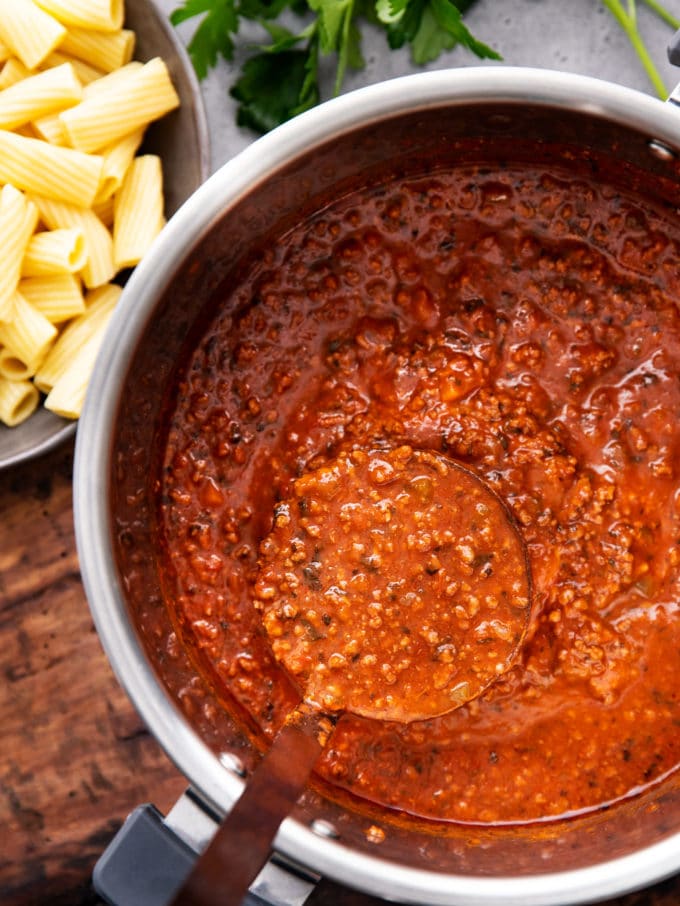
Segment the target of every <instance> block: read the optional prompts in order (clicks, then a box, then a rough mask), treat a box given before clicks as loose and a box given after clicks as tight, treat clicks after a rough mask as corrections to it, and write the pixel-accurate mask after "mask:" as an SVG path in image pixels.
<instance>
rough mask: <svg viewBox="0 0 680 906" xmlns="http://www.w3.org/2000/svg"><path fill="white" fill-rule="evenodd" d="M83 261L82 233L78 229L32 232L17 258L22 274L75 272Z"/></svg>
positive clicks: (84, 259) (85, 257)
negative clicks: (21, 258)
mask: <svg viewBox="0 0 680 906" xmlns="http://www.w3.org/2000/svg"><path fill="white" fill-rule="evenodd" d="M86 263H87V248H86V246H85V234H84V233H83V231H82V229H80V228H78V227H72V228H67V229H53V230H45V231H43V232H40V233H34V234H33V235H32V236H31V238H30V240H29V242H28V245H27V246H26V251H25V252H24V257H23V260H22V262H21V276H22V277H49V276H51V275H52V274H75V273H78V271H81V270H82V269H83V268H84V267H85V265H86Z"/></svg>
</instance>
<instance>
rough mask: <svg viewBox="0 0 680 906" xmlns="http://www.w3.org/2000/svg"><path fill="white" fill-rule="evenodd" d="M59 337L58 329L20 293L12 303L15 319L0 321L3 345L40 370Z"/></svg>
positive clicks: (0, 340) (0, 339) (1, 342)
mask: <svg viewBox="0 0 680 906" xmlns="http://www.w3.org/2000/svg"><path fill="white" fill-rule="evenodd" d="M56 336H57V328H56V327H55V326H54V324H52V323H50V321H48V320H47V318H46V317H45V315H43V314H41V313H40V312H39V311H38V310H37V309H36V308H34V307H33V306H32V305H31V304H30V303H29V302H27V301H26V299H24V297H23V296H22V295H21V293H20V292H18V291H16V292H15V293H14V297H13V300H12V320H11V321H2V322H0V345H2V346H4V347H5V348H6V349H9V351H10V352H11V353H12V354H13V355H15V356H16V357H17V358H18V359H21V361H22V362H25V363H26V365H27V366H28V367H29V368H37V367H38V366H39V365H40V363H41V362H42V361H43V359H44V358H45V356H46V355H47V351H48V350H49V348H50V346H51V345H52V343H53V341H54V339H55V338H56Z"/></svg>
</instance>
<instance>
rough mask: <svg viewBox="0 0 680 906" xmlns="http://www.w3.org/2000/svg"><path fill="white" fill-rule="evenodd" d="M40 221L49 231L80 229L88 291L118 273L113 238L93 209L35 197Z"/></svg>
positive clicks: (84, 277) (83, 275) (84, 278)
mask: <svg viewBox="0 0 680 906" xmlns="http://www.w3.org/2000/svg"><path fill="white" fill-rule="evenodd" d="M33 200H34V202H35V205H36V207H37V208H38V211H39V213H40V219H41V220H42V222H43V223H44V224H45V226H46V227H48V228H49V229H50V230H57V229H76V230H80V231H81V233H82V234H83V237H84V239H85V249H86V253H87V262H86V264H85V266H84V267H83V269H82V271H81V272H80V273H81V276H82V278H83V282H84V284H85V286H86V287H87V288H88V289H94V287H96V286H101V285H102V284H104V283H108V282H109V280H111V279H112V278H113V277H114V276H115V273H116V265H115V263H114V260H113V237H112V236H111V233H110V232H109V231H108V229H107V228H106V227H105V226H104V224H103V223H102V222H101V220H100V219H99V218H98V217H97V215H96V214H95V213H94V211H93V210H92V209H91V208H79V207H77V206H76V205H70V204H63V203H62V202H58V201H52V200H51V199H49V198H41V197H39V196H33Z"/></svg>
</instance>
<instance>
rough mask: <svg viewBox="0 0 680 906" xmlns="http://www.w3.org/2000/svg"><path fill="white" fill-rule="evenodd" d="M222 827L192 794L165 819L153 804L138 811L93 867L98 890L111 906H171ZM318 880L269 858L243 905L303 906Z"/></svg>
mask: <svg viewBox="0 0 680 906" xmlns="http://www.w3.org/2000/svg"><path fill="white" fill-rule="evenodd" d="M218 823H219V818H218V817H217V816H215V815H214V814H213V813H212V811H211V810H210V809H209V808H208V807H207V806H205V804H204V803H203V802H202V800H201V799H200V798H199V797H198V796H197V795H196V794H195V793H194V792H193V790H190V789H189V790H187V791H186V792H185V793H184V794H183V796H181V797H180V799H179V800H178V802H177V803H176V804H175V806H174V807H173V808H172V809H171V810H170V812H169V813H168V815H167V816H166V817H165V818H164V817H163V815H161V813H160V812H159V811H158V809H157V808H156V807H155V806H153V805H151V804H148V803H147V804H146V805H140V806H138V807H137V808H136V809H135V810H134V811H133V812H132V813H131V814H130V815H129V816H128V817H127V819H126V820H125V822H124V824H123V826H122V827H121V828H120V830H119V831H118V833H117V834H116V835H115V837H114V838H113V840H112V841H111V842H110V843H109V845H108V847H107V848H106V850H105V851H104V853H103V854H102V855H101V856H100V858H99V860H98V862H97V864H96V865H95V867H94V871H93V874H92V882H93V886H94V889H95V891H96V892H97V894H98V895H99V896H100V897H101V898H102V899H103V900H104V902H105V903H108V904H109V906H167V904H168V903H169V902H171V901H172V899H173V897H174V896H175V894H176V893H177V892H178V891H179V889H180V887H181V886H182V884H183V883H184V881H185V880H186V878H187V876H188V875H189V872H190V871H191V869H192V868H193V866H194V864H195V863H196V861H197V859H198V853H199V852H200V850H201V849H202V848H203V847H204V846H205V845H206V843H207V840H208V839H209V838H210V836H212V834H214V832H215V830H216V828H217V826H218ZM178 831H179V832H178ZM277 863H278V864H277ZM317 880H318V877H313V878H311V877H309V876H307V877H304V878H303V877H302V876H300V875H299V874H297V873H294V872H293V871H292V870H290V868H289V867H284V866H283V865H282V864H280V862H279V861H278V860H277V862H274V861H273V860H272V859H270V861H269V862H268V863H267V865H266V866H265V868H264V869H263V870H262V872H261V873H260V875H259V876H258V878H256V880H255V882H254V883H253V885H252V887H251V890H250V892H249V893H248V894H247V896H246V899H245V900H244V901H243V906H303V904H304V903H306V902H307V899H308V897H309V894H310V893H311V892H312V890H313V889H314V885H315V883H316V881H317ZM258 891H259V893H258ZM260 894H262V895H261V896H260ZM272 897H273V899H272Z"/></svg>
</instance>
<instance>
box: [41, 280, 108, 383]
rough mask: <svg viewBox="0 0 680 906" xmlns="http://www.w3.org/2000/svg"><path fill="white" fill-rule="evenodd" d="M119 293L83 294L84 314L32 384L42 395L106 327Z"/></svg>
mask: <svg viewBox="0 0 680 906" xmlns="http://www.w3.org/2000/svg"><path fill="white" fill-rule="evenodd" d="M121 292H122V290H121V288H120V287H119V286H116V285H115V284H108V285H107V286H101V287H99V288H98V289H95V290H92V292H90V293H88V294H87V296H86V298H85V311H84V312H83V314H82V315H79V316H78V317H77V318H74V320H73V321H71V322H70V324H69V325H68V326H67V327H66V328H64V330H63V332H62V333H61V335H60V337H59V339H58V340H57V342H56V343H55V344H54V346H53V347H52V348H51V349H50V351H49V353H48V355H47V356H46V357H45V359H44V361H43V362H42V364H41V366H40V368H39V370H38V372H37V374H36V375H35V378H34V383H35V385H36V387H37V388H38V389H39V390H40V391H41V392H42V393H49V392H50V390H51V389H52V388H53V387H54V385H55V384H56V383H57V381H58V380H59V379H60V378H61V377H62V376H63V375H64V374H66V373H67V371H68V370H69V368H70V366H71V364H72V363H73V361H74V359H75V356H76V355H77V353H78V350H79V349H80V348H81V347H82V346H83V345H84V344H85V343H86V342H87V341H88V340H89V339H90V338H91V337H92V336H95V335H96V334H97V333H98V332H99V330H100V328H101V327H102V326H104V327H105V326H106V325H107V324H108V321H109V318H110V317H111V314H112V313H113V309H114V308H115V307H116V304H117V302H118V300H119V298H120V294H121Z"/></svg>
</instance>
